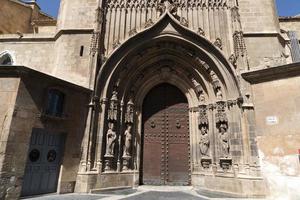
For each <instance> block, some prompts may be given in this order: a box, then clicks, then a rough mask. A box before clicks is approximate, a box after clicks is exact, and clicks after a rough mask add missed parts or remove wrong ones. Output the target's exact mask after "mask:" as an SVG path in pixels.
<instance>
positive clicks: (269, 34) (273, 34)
mask: <svg viewBox="0 0 300 200" xmlns="http://www.w3.org/2000/svg"><path fill="white" fill-rule="evenodd" d="M278 36H280V33H278V32H244V37H278Z"/></svg>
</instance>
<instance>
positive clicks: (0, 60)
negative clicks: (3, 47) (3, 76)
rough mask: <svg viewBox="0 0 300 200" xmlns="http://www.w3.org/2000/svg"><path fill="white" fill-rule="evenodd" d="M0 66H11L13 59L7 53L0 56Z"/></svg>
mask: <svg viewBox="0 0 300 200" xmlns="http://www.w3.org/2000/svg"><path fill="white" fill-rule="evenodd" d="M0 65H13V59H12V57H11V55H10V54H9V53H7V52H4V53H2V54H0Z"/></svg>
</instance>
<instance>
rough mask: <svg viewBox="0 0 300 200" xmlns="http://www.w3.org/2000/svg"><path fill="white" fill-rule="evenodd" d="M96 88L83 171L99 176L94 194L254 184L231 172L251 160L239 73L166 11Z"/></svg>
mask: <svg viewBox="0 0 300 200" xmlns="http://www.w3.org/2000/svg"><path fill="white" fill-rule="evenodd" d="M95 85H96V88H95V98H94V99H95V100H96V107H95V115H94V116H91V119H92V126H91V130H93V131H94V132H93V134H95V135H96V136H94V137H91V138H95V140H93V141H92V142H91V143H89V146H88V148H89V149H87V150H86V152H90V153H89V154H88V153H87V154H86V155H87V156H86V157H85V158H86V160H82V162H81V163H82V165H81V168H80V171H84V172H85V171H86V170H87V169H88V167H91V169H97V170H98V172H99V174H100V175H101V176H99V177H97V178H96V180H97V182H96V183H94V185H92V186H90V187H91V188H97V187H98V188H99V187H100V188H105V187H117V186H128V185H138V184H182V185H186V184H191V185H193V186H195V187H201V188H208V189H209V188H218V187H219V186H218V183H219V182H222V181H223V180H225V179H224V177H227V179H226V180H227V183H228V185H236V184H237V183H241V184H239V186H242V185H243V183H242V182H245V184H248V183H249V182H247V181H248V179H243V178H241V179H239V178H238V177H237V176H236V175H235V172H234V167H233V166H240V167H241V168H243V167H245V166H246V165H245V163H248V162H249V160H250V159H251V155H250V153H249V152H250V150H249V149H250V147H249V146H250V145H249V141H247V137H248V136H247V134H248V133H247V128H248V127H246V126H245V125H243V124H244V122H245V120H248V118H245V116H246V115H244V114H243V110H242V106H241V105H242V95H241V88H240V84H239V81H238V77H237V75H236V72H235V69H234V67H233V66H232V64H231V63H230V62H228V61H227V59H226V58H225V57H224V55H223V53H222V51H221V50H220V49H218V48H217V47H216V46H215V45H213V44H212V43H211V42H210V41H209V40H207V39H206V38H205V37H203V36H201V35H198V34H196V33H194V32H192V31H190V30H189V29H187V28H186V27H184V26H182V25H181V24H180V23H179V22H178V21H177V20H176V19H175V18H174V17H173V16H172V14H170V13H169V12H168V11H167V12H165V13H164V14H163V15H162V16H161V18H160V19H159V20H158V21H157V22H156V23H155V24H154V25H152V26H151V27H149V28H146V29H145V30H143V31H141V32H140V33H137V34H136V35H134V36H132V37H130V38H129V39H128V40H126V41H124V42H123V43H122V44H121V45H120V46H119V47H117V48H116V49H115V50H114V51H113V52H112V53H111V54H110V55H109V57H108V59H107V60H106V62H105V63H104V64H103V65H102V66H101V68H100V70H99V72H98V74H97V79H96V84H95ZM98 99H99V101H98ZM151 99H152V100H151ZM177 100H178V101H179V102H176V101H177ZM99 102H100V103H99ZM174 102H175V103H174ZM98 103H99V104H98ZM174 108H175V109H174ZM169 109H170V110H169ZM177 112H178V113H177ZM167 116H168V117H167ZM167 118H168V121H167ZM156 129H157V130H156ZM176 156H177V157H178V158H180V159H179V160H180V161H179V160H177V157H176ZM187 158H188V159H187ZM212 176H214V177H215V178H214V179H212V178H211V177H212ZM252 178H253V177H252ZM116 180H117V181H116ZM252 180H254V179H252ZM255 180H257V181H258V182H259V181H260V178H256V179H255ZM249 181H250V180H249ZM250 182H251V181H250ZM251 184H252V182H251ZM239 186H237V187H239ZM221 187H222V184H220V187H219V190H222V188H221ZM229 190H231V189H229ZM229 190H228V191H229ZM233 190H235V189H232V190H231V191H233ZM237 190H239V191H242V190H243V189H241V188H239V189H237ZM241 193H242V192H241Z"/></svg>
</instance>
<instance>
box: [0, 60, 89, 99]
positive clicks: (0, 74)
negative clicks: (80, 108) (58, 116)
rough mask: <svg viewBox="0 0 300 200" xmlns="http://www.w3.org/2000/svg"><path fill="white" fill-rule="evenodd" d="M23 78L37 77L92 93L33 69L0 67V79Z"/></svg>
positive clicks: (15, 66)
mask: <svg viewBox="0 0 300 200" xmlns="http://www.w3.org/2000/svg"><path fill="white" fill-rule="evenodd" d="M9 77H15V78H23V77H37V78H40V79H42V80H43V81H52V82H55V84H58V85H62V86H65V87H69V88H72V89H76V90H80V91H83V92H86V93H91V92H92V91H91V90H90V89H88V88H85V87H83V86H80V85H76V84H74V83H71V82H68V81H65V80H63V79H59V78H57V77H54V76H52V75H49V74H45V73H42V72H39V71H36V70H34V69H31V68H28V67H25V66H17V65H14V66H10V65H0V79H1V78H9Z"/></svg>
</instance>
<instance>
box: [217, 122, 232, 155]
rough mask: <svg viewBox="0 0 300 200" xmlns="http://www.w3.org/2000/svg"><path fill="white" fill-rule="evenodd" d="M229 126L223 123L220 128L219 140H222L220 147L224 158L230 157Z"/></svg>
mask: <svg viewBox="0 0 300 200" xmlns="http://www.w3.org/2000/svg"><path fill="white" fill-rule="evenodd" d="M227 130H228V125H227V124H225V123H223V124H221V125H220V127H219V133H220V135H219V138H220V145H221V156H222V157H224V158H228V157H229V149H230V146H229V133H228V132H227Z"/></svg>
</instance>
